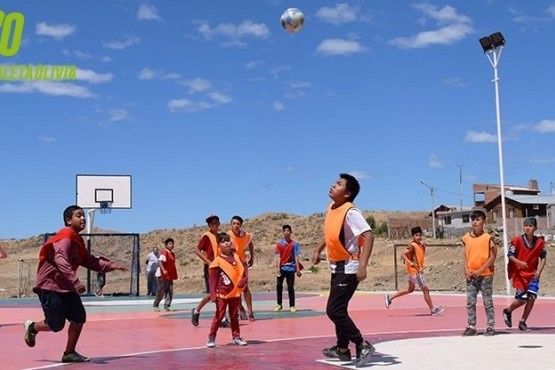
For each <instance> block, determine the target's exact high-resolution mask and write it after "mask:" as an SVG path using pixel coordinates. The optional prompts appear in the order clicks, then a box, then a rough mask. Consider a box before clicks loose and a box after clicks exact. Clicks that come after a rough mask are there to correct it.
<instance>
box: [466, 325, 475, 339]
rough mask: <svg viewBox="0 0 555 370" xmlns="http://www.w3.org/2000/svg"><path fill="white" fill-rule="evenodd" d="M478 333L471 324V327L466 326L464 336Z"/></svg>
mask: <svg viewBox="0 0 555 370" xmlns="http://www.w3.org/2000/svg"><path fill="white" fill-rule="evenodd" d="M476 334H477V332H476V329H474V328H472V327H470V326H469V327H468V328H466V330H465V331H464V333H463V337H471V336H473V335H476Z"/></svg>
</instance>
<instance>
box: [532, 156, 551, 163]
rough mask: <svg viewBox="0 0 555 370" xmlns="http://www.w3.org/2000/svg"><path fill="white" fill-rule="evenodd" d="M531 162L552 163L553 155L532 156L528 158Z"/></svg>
mask: <svg viewBox="0 0 555 370" xmlns="http://www.w3.org/2000/svg"><path fill="white" fill-rule="evenodd" d="M529 162H530V163H532V164H552V163H555V157H549V158H541V157H532V158H530V160H529Z"/></svg>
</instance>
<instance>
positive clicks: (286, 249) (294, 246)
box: [274, 225, 302, 312]
mask: <svg viewBox="0 0 555 370" xmlns="http://www.w3.org/2000/svg"><path fill="white" fill-rule="evenodd" d="M282 231H283V239H281V240H279V241H278V242H277V244H276V248H275V251H276V256H277V271H276V273H277V277H276V292H277V305H276V307H275V308H274V312H278V311H281V310H282V309H283V280H284V279H285V281H286V282H287V294H288V296H289V311H291V312H297V308H296V307H295V274H296V275H297V276H298V277H301V274H302V273H301V263H300V262H299V256H300V255H301V247H300V246H299V243H298V242H296V241H295V240H293V239H291V226H289V225H283V226H282Z"/></svg>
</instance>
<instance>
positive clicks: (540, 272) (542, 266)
mask: <svg viewBox="0 0 555 370" xmlns="http://www.w3.org/2000/svg"><path fill="white" fill-rule="evenodd" d="M545 263H546V260H545V257H543V258H541V257H540V263H539V264H538V269H537V270H536V272H535V274H534V275H535V276H536V279H539V278H540V276H541V274H542V271H543V268H544V267H545Z"/></svg>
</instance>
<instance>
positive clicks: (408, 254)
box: [385, 226, 443, 316]
mask: <svg viewBox="0 0 555 370" xmlns="http://www.w3.org/2000/svg"><path fill="white" fill-rule="evenodd" d="M410 233H411V235H412V242H411V243H410V244H409V246H408V247H407V249H405V251H404V252H403V254H402V255H401V257H403V260H404V262H405V269H406V270H407V273H408V275H409V286H408V288H405V289H401V290H399V291H398V292H397V293H395V294H393V295H392V296H391V297H390V296H389V294H386V295H385V308H387V309H389V307H390V306H391V302H392V301H393V300H394V299H395V298H399V297H402V296H404V295H406V294H410V293H412V292H414V289H415V288H416V286H418V288H420V290H421V291H422V294H423V295H424V300H425V301H426V303H427V304H428V307H430V315H432V316H435V315H439V314H440V313H442V312H443V307H441V306H437V307H434V304H433V303H432V298H431V297H430V289H428V286H427V285H426V281H425V280H424V256H425V254H426V245H425V244H423V243H422V228H421V227H420V226H416V227H413V228H412V229H411V230H410Z"/></svg>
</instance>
